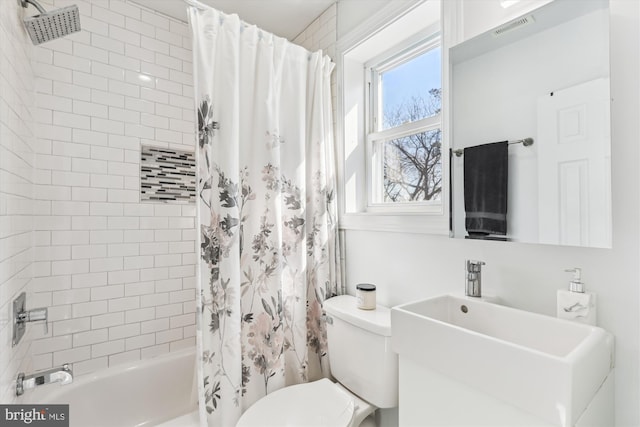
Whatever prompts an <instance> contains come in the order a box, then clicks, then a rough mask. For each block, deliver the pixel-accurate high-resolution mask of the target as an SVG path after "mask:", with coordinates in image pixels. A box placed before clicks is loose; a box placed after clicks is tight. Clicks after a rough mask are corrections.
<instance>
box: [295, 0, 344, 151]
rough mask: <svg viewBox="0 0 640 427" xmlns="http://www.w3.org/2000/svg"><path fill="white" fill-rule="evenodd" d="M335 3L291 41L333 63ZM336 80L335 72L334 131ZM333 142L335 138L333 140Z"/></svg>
mask: <svg viewBox="0 0 640 427" xmlns="http://www.w3.org/2000/svg"><path fill="white" fill-rule="evenodd" d="M337 8H338V6H337V4H336V3H333V4H332V5H331V6H329V7H328V8H327V10H325V11H324V12H322V14H321V15H320V16H319V17H318V18H317V19H316V20H315V21H313V22H312V23H311V24H310V25H309V26H308V27H307V28H306V29H305V30H304V31H303V32H301V33H300V34H298V35H297V36H296V38H295V39H294V40H293V42H294V43H295V44H298V45H300V46H302V47H304V48H305V49H307V50H309V51H311V52H315V51H316V50H322V52H323V53H324V54H325V55H327V56H329V58H331V59H332V60H333V61H334V62H335V61H336V41H337V35H338V32H337V28H338V27H337V21H336V20H337V10H338V9H337ZM336 82H337V80H336V73H335V71H334V72H333V73H332V74H331V105H332V107H333V124H334V129H335V124H336V105H338V102H337V95H336V93H337V92H336V88H337V86H336V85H337V83H336ZM334 140H335V138H334Z"/></svg>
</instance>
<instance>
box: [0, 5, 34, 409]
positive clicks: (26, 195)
mask: <svg viewBox="0 0 640 427" xmlns="http://www.w3.org/2000/svg"><path fill="white" fill-rule="evenodd" d="M21 9H22V8H21V7H20V6H19V3H18V2H15V1H9V2H3V4H2V13H0V402H3V403H9V402H12V401H13V400H14V398H15V389H14V388H13V382H14V380H15V377H16V376H17V373H18V372H19V371H20V370H25V369H28V367H29V358H28V357H27V356H28V352H29V346H30V343H31V338H30V335H31V334H30V333H29V332H27V334H26V335H25V336H24V337H23V339H22V341H21V342H20V344H19V345H18V346H16V347H13V348H12V346H11V339H12V329H13V328H12V325H13V319H12V318H11V316H12V315H13V305H12V301H13V299H14V298H15V297H17V296H18V295H19V294H20V293H21V292H23V291H24V292H27V293H28V296H31V295H30V294H31V292H30V288H31V287H30V283H31V275H32V266H33V244H32V237H33V233H32V221H31V212H32V210H33V209H34V208H36V207H37V206H38V203H37V202H34V201H33V198H32V193H33V186H32V182H33V162H34V159H33V157H34V143H35V138H34V129H33V114H34V102H33V97H34V78H33V68H32V65H31V61H32V60H33V59H34V48H33V45H32V44H31V41H30V40H29V36H28V35H27V33H26V31H25V30H24V27H23V26H22V10H21Z"/></svg>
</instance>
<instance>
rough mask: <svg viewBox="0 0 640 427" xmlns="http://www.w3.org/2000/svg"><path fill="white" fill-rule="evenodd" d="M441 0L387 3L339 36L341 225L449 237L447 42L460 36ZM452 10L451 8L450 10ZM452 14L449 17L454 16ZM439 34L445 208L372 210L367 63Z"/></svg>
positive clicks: (338, 141) (340, 226)
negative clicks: (451, 28)
mask: <svg viewBox="0 0 640 427" xmlns="http://www.w3.org/2000/svg"><path fill="white" fill-rule="evenodd" d="M441 6H442V4H441V3H440V2H434V1H426V0H419V1H417V2H389V3H387V4H386V5H384V6H383V7H382V8H381V9H380V10H379V11H378V12H376V13H375V14H374V15H372V16H371V17H369V18H367V19H366V20H365V21H364V22H362V23H360V24H359V25H357V26H356V27H354V28H353V29H351V30H350V31H348V32H346V33H345V34H344V35H342V36H340V37H339V39H338V40H337V41H336V56H335V60H336V71H335V74H334V75H335V79H336V80H335V90H336V103H335V104H334V106H335V113H336V121H335V131H336V150H337V151H336V160H337V169H336V173H337V181H338V191H337V199H338V207H339V218H338V219H339V223H338V227H339V228H340V229H341V230H349V231H350V230H354V231H374V232H392V233H410V234H416V233H418V234H430V235H436V236H441V237H445V236H449V228H450V227H449V222H450V218H449V155H448V154H447V153H449V124H448V123H449V121H448V120H449V119H448V108H449V99H448V97H449V94H448V84H449V83H448V82H449V76H448V73H449V66H448V63H449V55H448V46H450V45H451V44H452V43H455V41H456V40H457V39H458V38H460V37H461V35H460V34H458V33H455V34H454V33H449V32H445V31H443V26H444V23H445V22H450V21H451V20H452V19H453V18H452V16H453V15H452V14H451V11H450V10H449V9H446V8H442V7H441ZM447 11H448V12H447ZM450 15H451V16H450ZM438 32H439V33H440V34H441V39H442V40H441V45H442V68H441V69H442V75H441V77H442V128H441V129H442V144H443V145H442V152H443V153H444V155H443V164H442V167H443V169H442V178H443V185H442V188H443V190H442V198H443V203H442V208H441V212H439V214H438V213H436V212H433V213H425V212H423V211H420V212H418V211H413V212H410V211H406V210H404V211H400V210H387V211H385V212H373V211H369V210H368V207H367V183H366V175H367V172H366V168H367V166H366V163H367V162H366V159H367V153H366V146H367V143H366V137H367V133H368V130H369V128H368V122H367V120H368V118H367V117H366V114H365V111H366V109H367V102H368V99H367V100H365V90H364V88H365V85H364V81H365V68H364V64H365V63H367V62H369V61H371V60H372V59H373V58H376V57H379V56H380V54H381V53H384V52H386V51H388V50H390V49H391V48H392V47H393V46H395V45H398V44H399V43H401V42H402V41H403V40H413V41H414V42H417V41H419V40H422V39H425V38H427V37H428V36H429V35H432V34H435V33H438Z"/></svg>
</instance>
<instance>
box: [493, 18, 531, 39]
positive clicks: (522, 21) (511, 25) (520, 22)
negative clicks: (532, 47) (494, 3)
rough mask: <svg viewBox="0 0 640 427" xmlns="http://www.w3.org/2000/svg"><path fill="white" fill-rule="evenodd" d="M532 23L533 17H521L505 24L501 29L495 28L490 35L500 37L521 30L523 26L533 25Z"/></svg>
mask: <svg viewBox="0 0 640 427" xmlns="http://www.w3.org/2000/svg"><path fill="white" fill-rule="evenodd" d="M534 22H535V19H534V18H533V15H528V16H523V17H522V18H518V19H516V20H515V21H511V22H507V23H506V24H504V25H503V26H502V27H499V28H496V29H495V30H493V32H492V33H491V34H492V35H493V37H500V36H503V35H505V34H506V33H508V32H510V31H513V30H516V29H518V28H522V27H524V26H525V25H529V24H533V23H534Z"/></svg>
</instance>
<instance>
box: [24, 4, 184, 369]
mask: <svg viewBox="0 0 640 427" xmlns="http://www.w3.org/2000/svg"><path fill="white" fill-rule="evenodd" d="M69 4H77V5H78V7H79V9H80V15H81V24H82V31H81V32H80V33H77V34H74V35H71V36H69V37H66V38H63V39H59V40H55V41H52V42H50V43H46V44H43V45H41V47H38V48H36V62H35V64H34V70H35V73H36V77H37V79H36V90H37V96H36V102H37V107H38V108H37V115H36V119H37V122H38V126H37V136H38V140H37V145H36V147H37V148H36V150H37V154H36V177H35V182H36V185H35V190H34V197H35V198H36V199H37V203H38V210H37V212H36V217H35V221H34V226H35V230H36V231H35V239H34V243H35V246H36V247H35V259H37V260H38V262H36V263H35V264H34V275H35V278H34V279H33V288H34V291H35V292H36V293H35V296H34V298H33V299H32V300H31V301H30V302H29V306H30V307H38V306H47V307H49V319H50V328H49V333H48V334H47V335H46V336H44V335H43V328H42V327H41V326H38V325H30V326H29V327H30V328H32V329H33V331H34V332H35V333H36V334H38V336H39V337H40V339H37V340H36V341H35V342H34V343H33V345H32V350H33V351H32V353H33V357H34V369H44V368H48V367H50V366H54V365H60V364H61V363H64V362H70V363H73V364H74V372H75V373H76V374H83V373H87V372H91V371H94V370H96V369H99V368H104V367H107V366H112V365H115V364H118V363H122V362H125V361H131V360H137V359H141V358H148V357H152V356H155V355H158V354H161V353H166V352H169V351H172V350H176V349H180V348H183V347H186V346H192V345H194V343H195V338H194V337H195V314H194V311H195V277H194V275H195V262H196V258H195V256H196V255H195V228H194V227H195V221H194V217H195V207H194V205H193V204H186V203H182V204H164V203H148V202H147V203H140V193H139V191H140V187H139V186H140V146H141V144H145V145H153V146H159V147H165V148H172V149H176V150H191V151H192V150H193V147H194V135H193V131H194V125H193V96H192V78H191V51H190V45H191V42H190V38H189V36H188V31H187V30H188V28H187V25H186V24H184V23H182V22H178V21H173V20H170V19H167V18H166V17H164V16H161V15H158V14H156V13H154V12H153V11H150V10H147V9H144V8H141V7H139V6H137V5H136V4H134V3H131V2H128V1H124V0H93V1H91V2H88V1H83V0H64V1H63V0H54V1H53V2H51V1H49V2H43V6H44V7H45V8H57V7H63V6H67V5H69ZM31 12H33V11H31Z"/></svg>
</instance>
